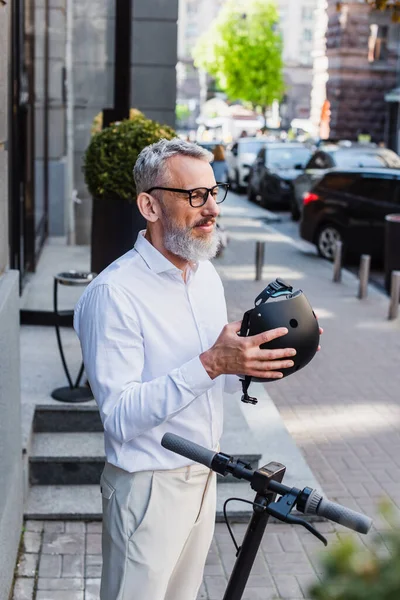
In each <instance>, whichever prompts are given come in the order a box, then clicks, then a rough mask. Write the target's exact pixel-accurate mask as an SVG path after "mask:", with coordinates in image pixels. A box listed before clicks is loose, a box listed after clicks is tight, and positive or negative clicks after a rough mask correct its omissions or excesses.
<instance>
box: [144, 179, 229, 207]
mask: <svg viewBox="0 0 400 600" xmlns="http://www.w3.org/2000/svg"><path fill="white" fill-rule="evenodd" d="M221 186H222V189H225V196H224V200H225V198H226V196H227V195H228V190H229V188H230V185H229V183H222V182H218V181H217V183H216V184H215V185H213V186H212V187H210V188H208V187H205V186H199V187H197V188H193V189H191V190H183V189H180V188H169V187H159V186H154V187H152V188H150V189H148V190H146V191H145V193H146V194H151V192H153V191H154V190H163V191H165V192H177V193H179V194H188V195H189V204H190V206H191V207H192V208H201V207H202V206H204V205H205V204H206V202H207V200H208V196H209V195H210V194H211V192H212V190H214V189H215V188H219V187H221ZM197 190H207V195H204V197H205V199H204V198H203V204H199V205H198V206H193V204H192V193H193V192H196V191H197ZM224 200H220V201H219V202H217V201H216V200H215V202H216V204H222V202H224Z"/></svg>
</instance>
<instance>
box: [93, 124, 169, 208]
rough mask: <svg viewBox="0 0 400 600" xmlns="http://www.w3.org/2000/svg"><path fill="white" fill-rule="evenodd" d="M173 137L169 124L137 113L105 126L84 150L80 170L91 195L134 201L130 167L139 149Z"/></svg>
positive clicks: (134, 191)
mask: <svg viewBox="0 0 400 600" xmlns="http://www.w3.org/2000/svg"><path fill="white" fill-rule="evenodd" d="M174 137H176V133H175V131H174V130H173V129H172V128H171V127H168V125H160V124H159V123H157V122H156V121H151V120H150V119H146V118H144V117H141V116H139V115H136V116H135V118H134V119H133V120H128V119H126V120H124V121H121V122H120V123H115V124H113V125H111V126H110V127H106V128H105V129H103V130H102V131H99V132H98V133H96V134H95V135H94V136H93V137H92V139H91V140H90V143H89V146H88V148H87V150H86V152H85V156H84V162H83V172H84V175H85V181H86V185H87V186H88V189H89V192H90V193H91V195H92V196H93V198H107V199H112V198H115V197H118V198H122V199H124V200H128V201H129V202H134V201H135V200H136V189H135V182H134V179H133V167H134V165H135V162H136V160H137V157H138V155H139V153H140V152H141V150H143V148H145V147H146V146H148V145H149V144H153V143H154V142H158V141H159V140H160V139H162V138H166V139H168V140H170V139H172V138H174Z"/></svg>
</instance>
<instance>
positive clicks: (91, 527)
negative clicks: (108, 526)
mask: <svg viewBox="0 0 400 600" xmlns="http://www.w3.org/2000/svg"><path fill="white" fill-rule="evenodd" d="M86 531H87V533H101V522H99V521H92V522H90V523H87V524H86Z"/></svg>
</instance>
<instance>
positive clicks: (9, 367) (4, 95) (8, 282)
mask: <svg viewBox="0 0 400 600" xmlns="http://www.w3.org/2000/svg"><path fill="white" fill-rule="evenodd" d="M10 6H11V3H10V2H7V4H3V3H1V2H0V415H1V418H0V457H1V460H0V489H1V493H0V598H4V599H6V598H8V596H9V592H10V588H11V584H12V580H13V575H14V566H15V560H16V556H17V550H18V544H19V539H20V535H21V526H22V512H23V492H22V455H21V418H20V396H19V299H18V273H17V272H15V271H9V270H8V269H7V267H8V211H7V207H8V181H7V178H8V151H7V150H8V139H7V137H8V132H7V112H8V60H9V53H8V48H9V46H8V44H9V31H10V30H9V24H10V17H11V15H10Z"/></svg>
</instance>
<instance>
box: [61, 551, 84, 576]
mask: <svg viewBox="0 0 400 600" xmlns="http://www.w3.org/2000/svg"><path fill="white" fill-rule="evenodd" d="M84 562H85V561H84V555H83V554H64V556H63V557H62V571H61V577H83V576H84V573H83V571H84Z"/></svg>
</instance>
